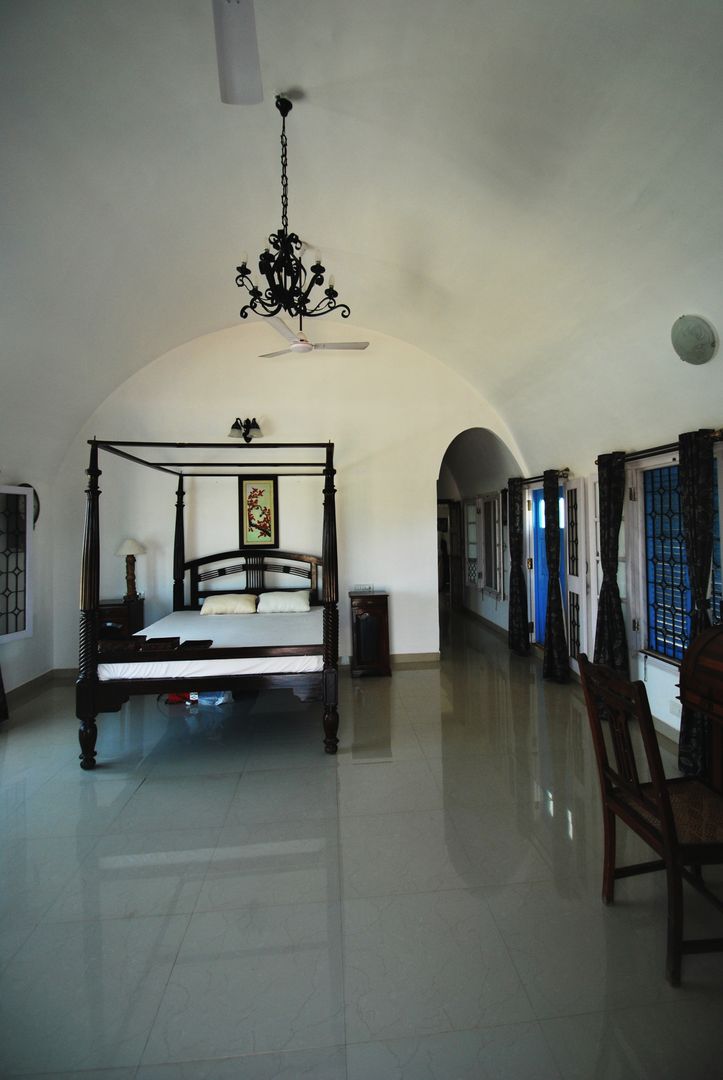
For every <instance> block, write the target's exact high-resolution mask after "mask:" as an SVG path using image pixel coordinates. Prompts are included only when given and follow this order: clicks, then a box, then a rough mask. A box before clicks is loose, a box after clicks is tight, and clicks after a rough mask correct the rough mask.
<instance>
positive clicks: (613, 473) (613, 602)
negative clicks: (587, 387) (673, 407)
mask: <svg viewBox="0 0 723 1080" xmlns="http://www.w3.org/2000/svg"><path fill="white" fill-rule="evenodd" d="M597 475H598V492H599V497H600V565H601V566H602V572H603V579H602V585H601V586H600V596H599V598H598V605H597V625H596V627H595V650H594V660H595V663H596V664H605V666H606V667H609V668H612V669H613V671H617V672H619V673H620V674H621V675H624V676H625V677H626V678H630V659H629V655H628V640H627V635H626V633H625V620H624V618H623V606H622V603H621V602H620V589H619V588H618V536H619V535H620V523H621V522H622V519H623V505H624V502H625V454H624V453H623V451H622V450H616V451H615V452H614V453H612V454H601V455H600V457H599V458H598V459H597Z"/></svg>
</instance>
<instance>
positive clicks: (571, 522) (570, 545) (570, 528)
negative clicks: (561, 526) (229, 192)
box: [567, 488, 580, 577]
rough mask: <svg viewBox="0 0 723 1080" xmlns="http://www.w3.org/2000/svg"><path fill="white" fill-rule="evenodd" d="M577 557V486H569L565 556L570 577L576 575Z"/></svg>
mask: <svg viewBox="0 0 723 1080" xmlns="http://www.w3.org/2000/svg"><path fill="white" fill-rule="evenodd" d="M579 557H580V541H579V535H578V517H577V488H569V490H568V492H567V558H568V572H569V574H570V575H571V577H577V576H578V560H579Z"/></svg>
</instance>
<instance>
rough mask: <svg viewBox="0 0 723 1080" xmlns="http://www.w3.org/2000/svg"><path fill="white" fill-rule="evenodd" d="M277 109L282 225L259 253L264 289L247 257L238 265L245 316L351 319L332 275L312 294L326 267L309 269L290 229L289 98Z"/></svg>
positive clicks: (316, 265)
mask: <svg viewBox="0 0 723 1080" xmlns="http://www.w3.org/2000/svg"><path fill="white" fill-rule="evenodd" d="M276 108H277V109H278V110H279V112H280V113H281V228H280V229H279V230H278V232H275V233H271V235H270V236H269V245H270V247H267V248H266V249H265V250H264V251H262V252H261V254H260V255H259V273H260V274H261V276H262V277H263V278H265V279H266V282H267V287H266V288H265V289H264V290H263V291H262V290H261V289H260V288H259V287H258V285H256V284H255V283H254V282H253V281H252V280H251V272H250V270H249V268H248V266H247V264H246V260H245V259H244V261H243V262H242V263H241V265H240V266H237V267H236V271H237V277H236V284H237V285H238V287H239V288H240V289H241V288H243V289H246V291H247V292H248V294H249V296H250V297H251V300H250V302H249V303H248V304H246V305H245V306H244V307H242V308H241V311H240V312H239V314H240V315H241V318H242V319H245V318H246V317H247V316H248V313H249V311H255V312H256V314H257V315H262V316H264V317H266V318H270V317H271V316H273V315H278V314H279V312H281V311H285V312H286V313H287V314H288V315H291V316H292V318H296V317H298V319H299V325H300V326H301V323H302V320H303V319H311V318H314V317H315V316H317V315H328V314H329V312H330V311H340V312H341V317H342V319H348V318H349V315H350V314H351V311H350V310H349V307H348V306H347V304H337V302H336V301H337V297H338V295H339V294H338V292H337V291H336V289H335V288H334V279H333V277H332V278H330V279H329V284H328V285H327V287H326V288H325V289H324V292H323V294H322V295H321V296H320V295H319V294H318V293H317V294H316V295H314V296H312V294H311V293H312V289H313V288H314V286H316V285H318V286H321V285H323V284H324V274H325V273H326V267H325V266H322V265H321V262H319V261H318V260H317V261H316V262H315V263H314V264H313V266H311V267H310V269H309V270H308V271H307V269H306V267H305V266H304V264H303V262H302V261H301V258H300V256H299V255H298V254H297V252H300V250H301V248H302V246H303V245H302V241H301V240H300V239H299V237H298V236H297V234H296V233H294V232H289V182H288V178H287V175H286V166H287V154H286V145H287V141H286V117H287V116H288V115H289V113H290V112H291V108H292V106H291V102H290V101H289V100H288V98H285V97H281V96H279V97H277V98H276Z"/></svg>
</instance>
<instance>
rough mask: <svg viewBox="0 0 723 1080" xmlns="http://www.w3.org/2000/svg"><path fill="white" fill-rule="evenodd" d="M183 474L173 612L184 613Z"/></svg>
mask: <svg viewBox="0 0 723 1080" xmlns="http://www.w3.org/2000/svg"><path fill="white" fill-rule="evenodd" d="M183 496H184V491H183V473H181V475H180V476H179V477H178V487H177V488H176V531H175V533H174V536H173V610H174V611H183V608H184V606H185V605H184V592H183V578H184V563H185V561H186V544H185V539H184V533H183Z"/></svg>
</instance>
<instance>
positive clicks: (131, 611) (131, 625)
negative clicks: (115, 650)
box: [98, 596, 144, 641]
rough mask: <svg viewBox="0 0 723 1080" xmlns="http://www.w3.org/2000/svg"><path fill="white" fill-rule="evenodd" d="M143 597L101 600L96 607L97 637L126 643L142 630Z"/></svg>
mask: <svg viewBox="0 0 723 1080" xmlns="http://www.w3.org/2000/svg"><path fill="white" fill-rule="evenodd" d="M143 625H144V622H143V597H142V596H136V598H135V599H134V600H101V602H100V605H99V607H98V637H99V638H101V639H103V640H115V641H119V640H120V641H127V640H128V639H129V638H131V637H133V635H134V634H135V633H137V632H138V631H139V630H142V629H143Z"/></svg>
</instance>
